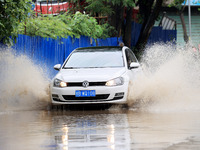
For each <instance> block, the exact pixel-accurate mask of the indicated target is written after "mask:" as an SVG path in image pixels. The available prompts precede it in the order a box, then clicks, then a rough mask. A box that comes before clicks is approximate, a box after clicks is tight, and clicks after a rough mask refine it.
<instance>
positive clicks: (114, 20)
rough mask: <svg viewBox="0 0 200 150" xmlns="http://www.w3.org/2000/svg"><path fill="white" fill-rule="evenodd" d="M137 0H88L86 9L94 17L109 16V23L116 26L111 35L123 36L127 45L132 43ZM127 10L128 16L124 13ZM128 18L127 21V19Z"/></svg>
mask: <svg viewBox="0 0 200 150" xmlns="http://www.w3.org/2000/svg"><path fill="white" fill-rule="evenodd" d="M136 1H137V0H126V1H124V0H86V2H87V3H88V6H87V7H86V9H87V10H88V11H89V12H92V13H91V14H92V15H93V16H94V17H101V16H107V17H108V19H107V21H108V23H109V24H110V25H111V26H112V27H114V29H115V30H114V31H113V32H112V34H111V36H115V37H116V36H117V37H120V36H123V40H124V43H125V45H127V46H130V44H131V40H130V39H131V20H132V10H133V7H134V6H135V3H136ZM125 12H126V17H125V18H124V14H125ZM125 20H126V21H125Z"/></svg>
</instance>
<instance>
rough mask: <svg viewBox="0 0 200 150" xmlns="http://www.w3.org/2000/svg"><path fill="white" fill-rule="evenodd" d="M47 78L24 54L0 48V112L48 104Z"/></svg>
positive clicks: (40, 106) (38, 107)
mask: <svg viewBox="0 0 200 150" xmlns="http://www.w3.org/2000/svg"><path fill="white" fill-rule="evenodd" d="M48 84H49V80H48V79H47V78H46V77H45V74H44V72H43V71H42V68H39V67H38V66H36V65H34V63H33V62H32V61H31V60H30V59H29V58H28V57H27V56H25V55H16V54H15V53H14V51H13V50H11V49H0V95H1V96H0V112H2V111H12V110H33V109H43V108H45V107H47V106H48V103H49V95H48Z"/></svg>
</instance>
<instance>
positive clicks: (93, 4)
mask: <svg viewBox="0 0 200 150" xmlns="http://www.w3.org/2000/svg"><path fill="white" fill-rule="evenodd" d="M86 2H87V4H88V6H87V7H86V9H87V10H89V11H90V12H92V13H93V14H95V13H101V14H103V15H105V14H107V15H108V14H111V13H113V10H112V8H111V5H118V6H122V7H135V4H136V2H137V0H135V1H133V0H86ZM116 13H117V12H116Z"/></svg>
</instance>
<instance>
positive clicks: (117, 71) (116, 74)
mask: <svg viewBox="0 0 200 150" xmlns="http://www.w3.org/2000/svg"><path fill="white" fill-rule="evenodd" d="M54 69H56V70H58V73H57V75H56V76H55V77H54V78H53V79H52V81H51V84H50V95H51V100H52V104H53V105H63V104H68V105H69V104H100V103H101V104H126V102H127V97H128V92H130V91H129V86H130V83H131V82H132V81H134V80H135V79H136V78H137V76H138V74H139V73H140V72H141V67H140V64H139V62H138V60H137V58H136V57H135V55H134V53H133V52H132V51H131V50H130V49H129V48H128V47H126V46H123V47H120V46H119V47H84V48H77V49H75V50H74V51H72V52H71V54H70V55H69V56H68V57H67V59H66V60H65V61H64V63H63V64H62V65H61V64H57V65H55V66H54Z"/></svg>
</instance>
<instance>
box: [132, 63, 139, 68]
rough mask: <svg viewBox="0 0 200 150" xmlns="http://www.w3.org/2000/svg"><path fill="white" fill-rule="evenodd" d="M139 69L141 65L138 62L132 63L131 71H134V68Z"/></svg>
mask: <svg viewBox="0 0 200 150" xmlns="http://www.w3.org/2000/svg"><path fill="white" fill-rule="evenodd" d="M138 67H140V64H139V63H137V62H132V63H131V64H130V69H134V68H138Z"/></svg>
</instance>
